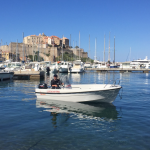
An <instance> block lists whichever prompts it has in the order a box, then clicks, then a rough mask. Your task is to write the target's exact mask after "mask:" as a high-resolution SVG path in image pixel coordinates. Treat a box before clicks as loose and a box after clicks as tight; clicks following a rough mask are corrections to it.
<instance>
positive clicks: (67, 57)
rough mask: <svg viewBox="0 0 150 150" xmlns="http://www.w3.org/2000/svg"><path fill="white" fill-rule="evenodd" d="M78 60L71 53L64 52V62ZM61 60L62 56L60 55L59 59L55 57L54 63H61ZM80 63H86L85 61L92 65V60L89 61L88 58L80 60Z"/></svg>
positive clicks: (77, 57)
mask: <svg viewBox="0 0 150 150" xmlns="http://www.w3.org/2000/svg"><path fill="white" fill-rule="evenodd" d="M78 59H79V56H76V55H74V54H73V53H68V52H65V53H64V54H63V60H64V61H75V60H78ZM61 60H62V54H60V56H59V57H56V61H61ZM81 61H82V62H87V61H90V62H92V63H93V60H92V59H90V58H81Z"/></svg>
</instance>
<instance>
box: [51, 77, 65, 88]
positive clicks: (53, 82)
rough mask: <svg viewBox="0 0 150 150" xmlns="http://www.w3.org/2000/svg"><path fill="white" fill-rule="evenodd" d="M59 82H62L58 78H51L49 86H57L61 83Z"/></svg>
mask: <svg viewBox="0 0 150 150" xmlns="http://www.w3.org/2000/svg"><path fill="white" fill-rule="evenodd" d="M61 84H62V82H61V81H60V80H59V79H56V80H54V79H53V80H51V86H52V85H57V87H59V85H61Z"/></svg>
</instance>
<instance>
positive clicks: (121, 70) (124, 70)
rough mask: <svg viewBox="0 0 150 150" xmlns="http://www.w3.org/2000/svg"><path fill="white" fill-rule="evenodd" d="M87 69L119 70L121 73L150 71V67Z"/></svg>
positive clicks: (101, 69) (96, 69)
mask: <svg viewBox="0 0 150 150" xmlns="http://www.w3.org/2000/svg"><path fill="white" fill-rule="evenodd" d="M86 70H94V71H100V72H114V71H119V72H120V73H125V72H143V73H149V72H150V69H130V68H86Z"/></svg>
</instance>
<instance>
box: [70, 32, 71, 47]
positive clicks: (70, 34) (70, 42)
mask: <svg viewBox="0 0 150 150" xmlns="http://www.w3.org/2000/svg"><path fill="white" fill-rule="evenodd" d="M70 47H71V34H70Z"/></svg>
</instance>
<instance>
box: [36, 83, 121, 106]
mask: <svg viewBox="0 0 150 150" xmlns="http://www.w3.org/2000/svg"><path fill="white" fill-rule="evenodd" d="M120 89H121V86H120V85H116V84H76V85H75V84H74V85H70V84H66V85H65V86H63V87H61V88H59V89H52V88H51V87H47V85H46V86H45V84H44V85H43V86H41V87H40V86H39V87H38V88H36V89H35V93H36V96H37V98H44V99H49V100H59V101H67V102H107V103H112V102H113V101H114V100H115V98H116V96H117V95H118V92H119V90H120Z"/></svg>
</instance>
